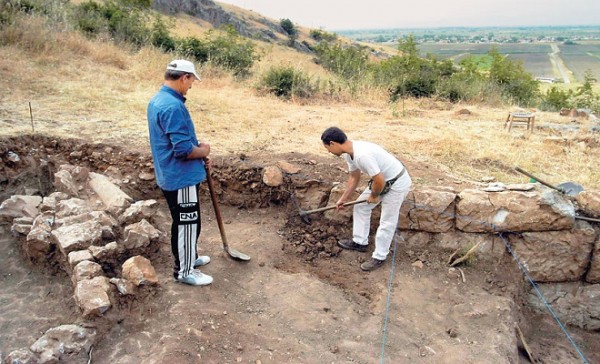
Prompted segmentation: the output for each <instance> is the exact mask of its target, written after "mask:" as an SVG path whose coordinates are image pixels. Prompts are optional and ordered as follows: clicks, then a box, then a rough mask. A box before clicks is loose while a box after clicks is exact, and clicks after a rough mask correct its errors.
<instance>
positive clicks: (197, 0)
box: [152, 0, 287, 42]
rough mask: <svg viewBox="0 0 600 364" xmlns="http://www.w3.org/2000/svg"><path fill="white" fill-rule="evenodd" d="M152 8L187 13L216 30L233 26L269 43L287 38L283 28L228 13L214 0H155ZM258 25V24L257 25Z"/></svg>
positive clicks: (169, 12)
mask: <svg viewBox="0 0 600 364" xmlns="http://www.w3.org/2000/svg"><path fill="white" fill-rule="evenodd" d="M152 7H153V8H154V9H155V10H157V11H160V12H162V13H165V14H169V15H174V14H177V13H185V14H188V15H190V16H194V17H197V18H200V19H202V20H205V21H207V22H209V23H211V24H212V25H213V26H214V27H215V28H219V27H221V26H223V25H232V26H233V27H234V28H235V29H236V30H237V31H238V32H239V33H240V34H241V35H243V36H245V37H249V38H255V39H259V40H263V41H267V42H271V41H276V40H277V39H278V38H279V37H286V36H287V35H286V33H285V31H284V30H283V28H281V26H280V25H279V24H278V23H276V22H274V21H272V20H269V19H267V18H265V17H262V16H260V15H258V14H256V17H255V18H254V19H249V18H247V17H245V16H241V15H237V14H234V13H231V12H228V11H226V10H225V9H224V8H223V7H222V6H221V5H219V4H218V3H216V2H214V1H212V0H154V1H153V2H152ZM257 23H258V24H257Z"/></svg>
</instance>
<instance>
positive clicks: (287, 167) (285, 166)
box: [277, 160, 301, 174]
mask: <svg viewBox="0 0 600 364" xmlns="http://www.w3.org/2000/svg"><path fill="white" fill-rule="evenodd" d="M277 166H278V167H279V168H281V170H282V171H284V172H285V173H289V174H296V173H298V172H300V170H301V168H300V167H298V166H296V165H293V164H291V163H289V162H287V161H283V160H282V161H277Z"/></svg>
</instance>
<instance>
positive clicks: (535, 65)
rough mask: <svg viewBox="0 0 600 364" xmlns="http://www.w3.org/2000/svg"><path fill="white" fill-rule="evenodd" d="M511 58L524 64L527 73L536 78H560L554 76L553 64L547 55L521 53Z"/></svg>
mask: <svg viewBox="0 0 600 364" xmlns="http://www.w3.org/2000/svg"><path fill="white" fill-rule="evenodd" d="M509 57H510V58H511V59H513V60H520V61H521V62H523V67H524V68H525V71H527V72H529V73H531V74H532V75H533V76H534V77H558V76H559V75H556V74H554V69H553V67H552V62H550V57H549V56H548V54H547V53H519V54H511V55H509Z"/></svg>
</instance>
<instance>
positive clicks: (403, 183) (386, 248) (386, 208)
mask: <svg viewBox="0 0 600 364" xmlns="http://www.w3.org/2000/svg"><path fill="white" fill-rule="evenodd" d="M411 184H412V181H411V179H410V176H409V175H408V173H405V174H404V175H403V176H402V177H400V178H399V179H398V180H397V181H396V182H395V183H394V184H393V185H392V188H390V190H389V192H388V193H386V194H385V195H383V196H381V202H380V204H381V219H380V221H379V227H378V228H377V233H376V235H375V250H374V251H373V255H372V257H373V258H375V259H379V260H385V259H386V257H387V255H388V253H389V252H390V245H391V244H392V239H393V238H394V234H395V233H396V227H397V226H398V218H399V216H400V207H401V206H402V202H403V201H404V198H405V197H406V195H407V194H408V191H409V190H410V186H411ZM369 194H371V190H370V189H369V188H367V189H366V190H364V191H363V193H362V194H361V195H360V197H359V199H361V200H363V199H366V198H367V197H368V196H369ZM376 206H377V205H376V204H369V203H361V204H357V205H354V212H353V215H352V219H353V224H352V240H353V241H354V242H355V243H357V244H362V245H367V244H368V243H369V230H370V227H371V212H372V211H373V209H374V208H375V207H376Z"/></svg>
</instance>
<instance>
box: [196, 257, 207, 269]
mask: <svg viewBox="0 0 600 364" xmlns="http://www.w3.org/2000/svg"><path fill="white" fill-rule="evenodd" d="M208 263H210V257H209V256H208V255H200V256H199V257H198V259H196V261H195V262H194V268H196V267H200V266H202V265H207V264H208Z"/></svg>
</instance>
